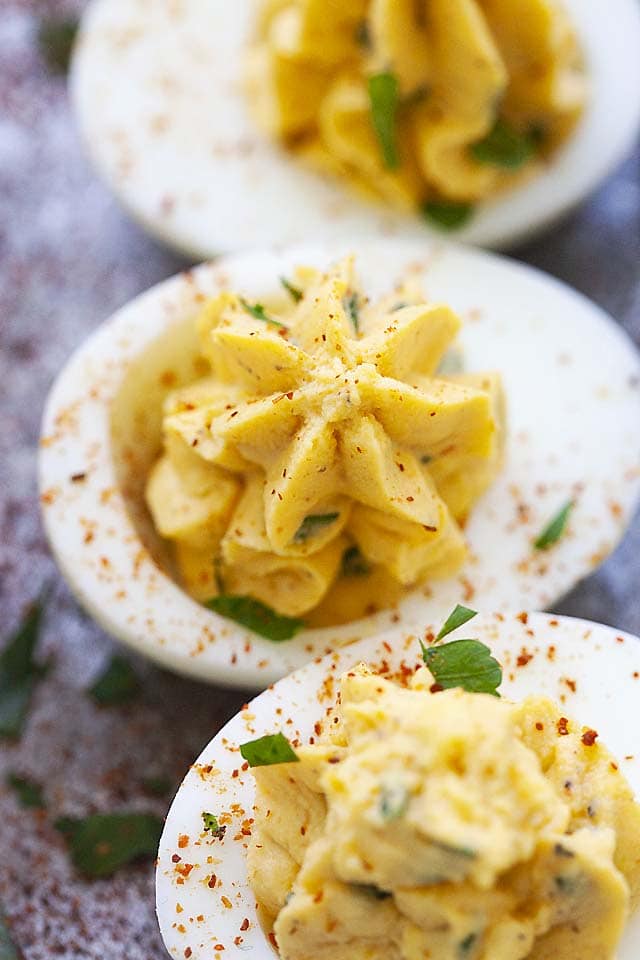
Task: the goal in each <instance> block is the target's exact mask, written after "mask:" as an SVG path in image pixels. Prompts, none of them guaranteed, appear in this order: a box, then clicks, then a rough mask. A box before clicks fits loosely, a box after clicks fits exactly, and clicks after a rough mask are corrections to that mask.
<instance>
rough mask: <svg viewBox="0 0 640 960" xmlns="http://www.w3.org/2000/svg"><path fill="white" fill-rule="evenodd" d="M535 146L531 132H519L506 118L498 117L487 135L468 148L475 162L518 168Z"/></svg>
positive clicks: (527, 158)
mask: <svg viewBox="0 0 640 960" xmlns="http://www.w3.org/2000/svg"><path fill="white" fill-rule="evenodd" d="M535 147H536V144H535V140H534V138H533V137H532V136H531V134H527V133H520V132H519V131H518V130H516V129H515V127H512V126H511V124H510V123H508V122H507V121H506V120H503V119H500V118H499V119H498V120H496V122H495V125H494V127H493V129H492V130H490V132H489V133H488V134H487V136H486V137H484V138H483V139H482V140H478V142H477V143H474V144H472V145H471V147H470V148H469V149H470V152H471V156H472V157H473V159H474V160H475V161H476V162H477V163H484V164H489V165H491V166H494V167H502V168H503V169H505V170H518V169H519V168H520V167H522V166H524V164H525V163H527V162H528V161H529V160H530V159H531V157H532V156H533V155H534V153H535Z"/></svg>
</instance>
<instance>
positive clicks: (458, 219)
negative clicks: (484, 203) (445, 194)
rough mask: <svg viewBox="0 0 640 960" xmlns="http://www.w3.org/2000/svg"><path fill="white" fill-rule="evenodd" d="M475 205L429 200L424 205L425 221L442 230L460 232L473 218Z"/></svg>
mask: <svg viewBox="0 0 640 960" xmlns="http://www.w3.org/2000/svg"><path fill="white" fill-rule="evenodd" d="M473 209H474V208H473V204H471V203H456V202H455V201H454V200H427V202H426V203H424V204H423V205H422V213H423V214H424V217H425V219H427V220H430V221H431V223H433V224H435V225H436V226H438V227H440V228H441V229H442V230H458V229H460V227H464V226H465V224H467V223H468V222H469V220H471V217H472V216H473Z"/></svg>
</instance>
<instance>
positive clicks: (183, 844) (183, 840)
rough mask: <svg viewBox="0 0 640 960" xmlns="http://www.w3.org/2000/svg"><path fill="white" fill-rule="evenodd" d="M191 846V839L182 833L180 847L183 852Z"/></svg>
mask: <svg viewBox="0 0 640 960" xmlns="http://www.w3.org/2000/svg"><path fill="white" fill-rule="evenodd" d="M188 845H189V837H188V836H187V834H186V833H181V834H180V836H179V837H178V846H179V847H180V849H181V850H184V848H185V847H187V846H188Z"/></svg>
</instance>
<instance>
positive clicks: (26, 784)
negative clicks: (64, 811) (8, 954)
mask: <svg viewBox="0 0 640 960" xmlns="http://www.w3.org/2000/svg"><path fill="white" fill-rule="evenodd" d="M7 785H8V786H9V787H11V788H12V789H13V790H15V792H16V795H17V797H18V800H19V801H20V804H21V806H23V807H27V808H28V807H34V808H36V809H42V808H43V807H44V806H45V802H44V797H43V796H42V787H41V786H40V784H39V783H36V782H35V781H34V780H28V779H27V778H26V777H21V776H19V775H18V774H17V773H9V774H7ZM0 960H2V953H0Z"/></svg>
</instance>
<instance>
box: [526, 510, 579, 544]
mask: <svg viewBox="0 0 640 960" xmlns="http://www.w3.org/2000/svg"><path fill="white" fill-rule="evenodd" d="M573 507H574V501H573V500H569V501H568V502H567V503H565V505H564V507H562V509H561V510H559V511H558V513H557V514H556V515H555V517H554V518H553V520H551V521H550V522H549V523H548V524H547V526H546V527H545V528H544V530H543V531H542V533H541V534H540V536H539V537H538V538H537V540H535V541H534V544H533V546H534V547H535V549H536V550H548V549H549V547H552V546H553V544H554V543H557V542H558V540H559V539H560V537H561V536H562V535H563V533H564V532H565V529H566V526H567V523H568V521H569V515H570V514H571V511H572V510H573Z"/></svg>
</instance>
